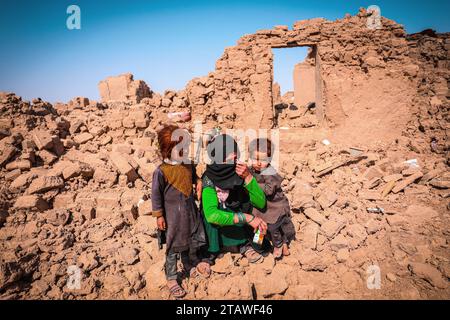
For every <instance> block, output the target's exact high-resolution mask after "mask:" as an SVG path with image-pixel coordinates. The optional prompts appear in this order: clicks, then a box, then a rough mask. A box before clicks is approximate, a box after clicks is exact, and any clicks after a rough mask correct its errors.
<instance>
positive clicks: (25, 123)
mask: <svg viewBox="0 0 450 320" xmlns="http://www.w3.org/2000/svg"><path fill="white" fill-rule="evenodd" d="M365 14H366V13H365V12H364V11H361V12H360V13H359V14H358V16H355V17H346V18H345V19H343V20H341V21H337V22H328V21H324V20H321V19H319V20H309V21H306V22H299V23H296V25H295V28H294V30H293V31H287V30H286V28H285V27H283V26H278V27H276V28H275V29H274V30H272V31H271V32H267V31H261V32H258V33H257V34H255V35H249V36H245V37H244V38H243V39H241V40H240V41H239V43H238V48H230V49H227V50H226V54H225V55H224V57H222V58H221V59H219V61H218V64H217V70H216V71H215V72H214V73H211V74H210V75H208V76H206V77H203V78H196V79H194V80H192V81H191V82H189V83H188V85H187V87H186V89H184V90H181V91H178V92H175V91H166V92H165V93H164V94H162V95H160V94H158V93H155V92H152V91H151V89H150V88H149V87H148V86H147V85H146V84H145V83H144V82H143V81H139V80H134V79H133V77H132V75H130V74H126V75H121V76H118V77H111V78H108V79H106V80H104V81H102V82H100V84H99V90H100V93H101V97H102V101H101V102H96V101H90V100H89V99H87V98H84V97H77V98H74V99H73V100H72V101H70V102H68V103H55V104H53V105H52V104H50V103H48V102H45V101H42V100H41V99H34V100H33V101H31V102H28V101H23V100H22V99H21V98H20V97H18V96H16V95H15V94H12V93H0V169H1V171H0V190H1V192H0V226H1V227H0V252H1V254H0V297H1V298H2V299H108V298H119V299H121V298H127V299H148V298H150V299H159V298H167V297H168V291H167V289H166V288H165V287H164V285H165V277H164V272H163V264H164V251H163V250H159V249H158V244H157V240H156V229H155V227H156V225H155V221H154V218H152V217H151V216H150V215H149V214H150V212H151V201H150V196H151V194H150V186H151V179H152V173H153V170H154V169H155V167H156V166H157V165H158V163H159V159H158V156H157V152H156V139H155V138H156V130H157V129H158V128H159V127H160V126H161V125H162V124H165V123H170V122H177V123H178V124H179V125H181V126H184V127H187V128H190V129H192V128H193V126H194V124H195V121H197V120H198V121H200V122H201V123H203V124H206V125H220V126H223V127H225V128H240V127H241V126H240V125H241V124H243V123H245V117H244V116H243V114H244V113H247V114H248V113H252V112H253V111H255V110H256V109H257V106H258V103H259V102H261V101H260V100H258V99H259V98H260V99H265V98H263V97H259V98H258V97H257V96H255V94H256V92H258V90H259V89H261V88H262V87H261V86H265V84H266V79H265V76H266V73H267V72H268V71H267V70H266V69H265V68H263V69H261V68H262V66H264V64H262V63H261V61H262V60H264V61H266V60H267V61H268V62H267V63H268V66H267V67H268V68H269V69H268V70H271V60H270V56H267V55H266V51H265V45H266V44H270V45H272V43H273V42H275V43H276V44H277V45H278V46H284V45H286V43H285V42H284V41H285V40H286V41H288V42H289V41H293V40H292V39H294V38H295V37H297V38H295V39H297V40H296V41H298V42H301V41H304V37H305V35H307V39H308V41H310V42H313V43H315V44H317V43H319V44H320V43H322V44H325V46H324V48H328V49H330V50H331V51H330V50H328V49H327V50H325V49H323V48H322V49H321V48H320V47H319V54H322V55H323V56H322V58H323V61H322V63H323V66H322V67H324V68H325V69H326V70H327V72H328V74H324V83H325V84H328V85H329V87H328V88H327V90H331V91H330V92H333V95H334V94H336V92H337V91H333V90H334V89H336V88H337V87H336V83H337V82H336V79H334V77H338V76H339V74H338V73H333V69H332V66H333V65H332V64H331V63H330V61H331V60H333V59H334V61H335V65H336V68H338V69H339V70H341V71H342V74H347V73H350V74H351V72H355V78H354V81H357V80H358V79H359V73H360V72H361V71H363V72H365V71H364V70H363V69H364V68H366V69H365V70H366V71H367V72H368V73H369V74H371V72H374V73H373V75H375V77H376V76H378V75H380V74H381V73H377V72H378V71H379V70H380V68H381V67H380V66H379V64H380V63H383V68H385V67H386V66H389V68H391V69H390V71H386V70H387V69H383V72H382V75H383V77H385V78H382V79H381V81H387V82H389V81H390V83H391V82H395V81H396V80H397V78H396V77H397V76H398V74H400V73H401V74H403V73H404V72H406V78H407V79H406V80H405V79H403V78H402V80H401V81H402V84H401V86H405V85H406V83H407V84H408V92H413V93H414V94H413V95H412V96H411V97H409V98H411V101H412V103H411V105H410V106H409V109H408V110H410V114H408V117H407V118H408V121H406V122H405V123H403V120H404V119H403V118H402V119H401V121H399V122H398V124H397V126H398V127H399V128H398V130H396V131H395V132H393V133H391V134H390V135H387V136H383V139H381V138H380V139H379V140H370V141H367V144H364V143H359V142H358V143H356V142H355V141H354V140H353V139H352V138H351V137H352V134H350V133H351V132H349V138H348V139H347V140H346V139H342V135H336V136H335V137H334V136H333V132H335V129H336V131H338V130H341V133H342V132H343V131H342V130H343V129H342V128H346V126H345V125H343V126H342V127H339V126H338V127H337V128H335V127H333V126H330V127H326V128H324V127H323V126H322V124H321V120H320V117H319V116H320V108H317V109H316V110H311V112H306V113H305V112H300V111H295V112H293V111H292V110H286V108H280V109H279V110H278V111H277V112H276V113H275V118H272V115H271V116H270V117H269V116H267V114H266V115H264V112H266V111H267V110H265V109H264V108H265V102H264V103H263V104H262V105H261V108H262V109H261V110H262V111H261V110H260V111H261V112H262V113H261V112H259V111H258V112H256V113H254V114H251V116H250V118H249V119H247V121H249V122H250V124H248V125H252V126H254V125H263V124H268V123H270V122H271V121H273V123H272V125H274V126H276V125H279V126H280V127H282V126H283V127H284V126H289V125H290V124H292V122H295V123H296V124H298V125H293V126H292V127H291V128H290V129H289V128H285V129H284V130H281V131H280V149H281V150H280V151H281V154H280V157H281V158H280V163H279V170H280V172H281V174H282V175H283V176H284V177H285V180H284V184H283V189H284V191H285V192H286V194H287V195H288V198H289V200H290V204H291V209H292V219H293V222H294V224H295V226H296V229H297V240H296V241H294V242H293V243H292V244H291V255H290V256H287V257H284V258H283V260H281V261H274V259H273V257H272V255H268V256H267V257H265V258H264V261H263V262H262V263H260V264H254V265H253V264H249V263H248V261H247V259H246V258H243V257H242V256H240V255H234V254H230V253H227V254H225V255H224V256H223V257H221V258H220V259H218V260H217V262H216V264H215V265H214V266H213V267H212V269H213V274H212V276H211V278H210V279H190V280H186V279H185V280H183V285H184V287H185V288H186V289H187V290H188V292H189V293H188V296H187V298H190V299H205V298H208V299H224V298H225V299H340V298H357V299H359V298H368V299H380V298H381V299H384V298H401V299H413V298H423V299H430V298H437V299H448V298H449V297H450V288H449V285H448V280H449V278H450V256H449V250H448V248H449V241H450V232H449V226H450V221H449V214H448V213H449V210H450V207H449V204H450V203H449V200H448V199H449V187H450V174H449V171H448V165H449V158H448V138H447V135H446V134H447V131H448V123H449V121H448V108H449V104H448V97H449V91H448V81H449V72H448V66H449V45H450V41H449V37H448V34H440V35H439V34H435V33H434V32H431V31H425V32H423V33H420V34H415V35H407V36H406V35H405V34H404V32H403V31H402V29H401V28H400V27H398V25H397V24H395V23H393V22H390V20H386V21H385V24H386V25H387V26H388V27H389V28H388V30H389V34H391V33H393V34H395V38H387V39H386V38H382V37H377V36H376V34H375V35H373V36H370V37H372V38H370V39H369V40H370V41H372V42H377V43H378V42H381V43H382V44H381V45H382V46H385V48H384V47H383V48H384V49H383V50H384V51H381V52H382V53H383V55H384V60H383V62H381V61H378V60H377V61H375V59H369V58H368V57H366V58H364V57H363V56H361V57H360V56H359V53H358V54H356V53H355V54H353V55H352V54H351V53H352V52H353V51H352V50H347V49H348V46H349V43H351V42H352V41H351V40H352V39H350V38H348V37H345V36H344V35H345V34H344V33H343V34H342V35H341V34H339V30H341V29H339V28H342V26H344V25H345V24H346V25H348V26H349V28H350V29H351V30H352V32H356V31H354V30H356V29H354V28H356V27H357V26H358V25H359V24H361V23H362V18H363V17H364V16H365ZM298 32H301V35H298ZM377 32H378V31H377ZM380 33H381V34H382V35H385V33H383V32H382V31H380ZM324 34H339V36H340V38H339V39H340V40H339V39H338V40H336V41H338V42H339V43H341V44H342V43H345V44H346V46H345V47H340V46H337V44H333V42H323V41H324V38H321V36H323V35H324ZM360 36H361V37H362V38H366V37H369V36H368V35H367V34H364V35H360ZM264 39H265V40H264ZM289 39H290V40H289ZM302 39H303V40H302ZM327 39H328V38H327ZM380 39H381V40H380ZM366 40H367V39H366ZM369 40H367V41H369ZM327 41H328V40H327ZM358 41H359V40H358ZM370 41H369V42H370ZM289 43H291V42H289ZM291 44H292V43H291ZM327 44H328V45H329V47H327V46H326V45H327ZM258 47H259V49H258ZM400 49H401V50H400ZM321 50H322V51H321ZM333 50H334V52H336V53H337V54H338V55H337V56H329V55H330V54H331V52H332V51H333ZM355 50H356V49H355ZM397 51H400V52H401V59H399V60H398V61H397V58H398V56H397V54H398V52H397ZM358 52H359V51H358ZM347 53H348V54H347ZM357 56H358V57H357ZM249 57H252V58H251V59H250V58H249ZM257 57H259V59H260V60H261V61H260V60H258V61H259V62H257V63H255V64H253V62H254V61H255V60H253V59H254V58H257ZM248 59H250V60H248ZM330 59H331V60H330ZM361 59H363V60H361ZM341 60H342V61H341ZM406 60H407V62H411V61H414V62H415V63H416V65H417V66H418V67H417V68H415V67H414V68H413V67H410V64H406V65H405V68H403V69H402V67H400V65H401V62H404V61H406ZM252 61H253V62H252ZM361 61H365V62H364V63H363V64H364V65H363V66H362V65H361V64H360V62H361ZM357 62H358V63H357ZM342 63H344V65H347V67H348V68H347V69H345V68H344V69H342V66H343V65H342ZM353 64H355V65H354V66H353ZM248 65H252V66H253V67H256V69H252V68H247V67H246V66H248ZM241 67H243V69H242V70H241V73H239V72H237V70H240V68H241ZM244 67H245V68H244ZM353 67H354V68H355V70H354V69H352V68H353ZM386 68H387V67H386ZM396 68H397V69H396ZM224 69H226V70H228V71H223V70H224ZM356 69H358V70H356ZM412 69H414V70H412ZM220 70H222V71H223V72H222V71H220ZM255 70H256V72H257V73H256V74H253V72H254V71H255ZM405 70H406V71H405ZM334 71H336V70H334ZM227 72H228V73H227ZM386 72H387V73H386ZM257 74H259V76H257ZM222 76H223V77H222ZM247 76H249V77H250V78H251V80H249V81H247V80H246V79H247ZM258 79H259V80H258ZM333 79H334V80H333ZM385 79H386V80H385ZM254 80H255V81H256V82H255V83H254V84H252V83H253V81H254ZM269 80H270V79H269ZM260 81H262V82H260ZM327 81H329V82H327ZM269 83H271V81H269ZM273 87H276V86H272V85H270V86H269V87H268V88H266V89H267V90H268V91H267V92H270V96H271V97H272V94H273V93H274V92H275V99H274V100H273V101H272V102H273V105H271V107H270V108H271V110H272V108H273V110H275V109H276V108H275V107H276V105H277V104H289V103H290V101H291V100H292V94H291V95H286V96H285V97H283V98H281V97H280V96H279V93H278V94H276V92H277V90H276V88H275V90H274V88H273ZM264 88H265V87H264ZM333 88H334V89H333ZM264 90H265V89H264ZM355 90H358V88H355ZM278 91H279V89H278ZM343 92H344V93H345V92H347V91H345V90H344V91H343ZM234 95H240V96H241V98H242V99H240V100H239V99H237V100H236V99H235V96H234ZM357 98H358V97H356V96H355V99H357ZM349 99H350V97H347V98H345V100H342V101H344V102H345V101H350V100H349ZM250 102H251V103H250ZM272 102H271V103H272ZM326 102H327V103H329V105H328V106H327V108H324V110H327V111H326V112H325V113H326V114H328V115H329V116H330V117H331V118H332V119H334V120H333V121H337V122H338V120H339V117H340V116H339V114H338V113H339V112H340V111H339V110H338V111H339V112H338V111H336V109H333V108H331V107H330V106H333V103H335V102H333V101H330V97H328V99H326ZM358 103H360V100H358V101H356V100H355V105H357V106H358ZM221 104H223V106H224V109H221V108H220V106H221ZM240 105H242V106H243V107H242V108H240V107H239V106H240ZM225 106H226V107H225ZM372 107H373V108H375V109H376V106H372ZM229 108H231V109H229ZM252 108H254V109H252ZM391 108H393V109H395V108H396V105H392V106H391ZM232 110H235V111H233V112H231V111H232ZM252 110H253V111H252ZM258 110H259V109H258ZM342 110H343V109H342ZM342 110H341V111H342ZM348 110H350V109H348ZM348 110H347V111H348ZM383 110H384V111H385V109H383ZM222 111H223V112H222ZM229 111H230V112H229ZM350 111H351V110H350ZM384 111H383V112H384ZM336 112H337V113H336ZM359 112H360V111H357V112H356V113H354V114H353V116H354V118H353V120H355V119H356V120H357V119H359V118H358V116H357V115H358V114H359ZM186 114H187V115H188V116H186ZM261 115H263V116H261ZM191 116H192V120H191ZM266 116H267V117H266ZM256 118H257V119H256ZM350 118H351V117H350ZM255 119H256V120H255ZM389 119H390V120H389V121H391V120H392V119H391V118H389ZM313 120H314V121H313ZM308 121H309V122H312V125H311V126H308V125H303V124H305V123H308ZM377 121H378V120H377ZM392 125H393V124H392V123H390V124H389V126H388V127H387V128H389V127H392ZM244 128H245V127H244ZM339 128H341V129H339ZM296 130H299V131H296ZM324 135H329V136H328V139H329V141H328V140H325V139H323V137H324ZM392 136H393V138H391V137H392ZM338 137H340V139H338ZM330 141H331V142H330ZM201 170H202V169H201V168H200V166H199V172H198V173H199V174H201ZM371 270H372V271H373V270H375V271H376V270H379V271H380V274H378V275H379V278H378V279H379V283H378V284H379V286H377V282H376V281H375V282H374V283H371V285H372V286H371V285H369V282H370V281H369V280H368V279H369V276H371V275H372V273H371V272H372V271H371ZM262 275H263V276H262ZM77 276H80V277H79V278H80V281H81V283H79V284H77V280H76V279H78V278H77ZM74 277H75V278H74ZM74 279H75V280H74ZM370 279H373V278H370ZM376 279H377V277H375V280H376ZM373 286H375V287H376V288H375V289H374V288H373Z"/></svg>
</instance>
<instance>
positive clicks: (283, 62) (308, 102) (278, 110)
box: [272, 46, 319, 128]
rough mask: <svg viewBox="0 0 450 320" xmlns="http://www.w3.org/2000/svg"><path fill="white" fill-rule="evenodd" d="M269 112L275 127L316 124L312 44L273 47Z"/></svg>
mask: <svg viewBox="0 0 450 320" xmlns="http://www.w3.org/2000/svg"><path fill="white" fill-rule="evenodd" d="M272 51H273V83H272V97H273V112H274V122H275V126H276V127H289V128H292V127H303V128H305V127H313V126H315V125H317V117H316V115H315V113H316V100H317V97H318V92H317V90H318V89H319V88H318V81H317V78H318V76H317V74H318V68H317V63H316V52H317V49H316V47H310V46H304V47H293V48H273V49H272Z"/></svg>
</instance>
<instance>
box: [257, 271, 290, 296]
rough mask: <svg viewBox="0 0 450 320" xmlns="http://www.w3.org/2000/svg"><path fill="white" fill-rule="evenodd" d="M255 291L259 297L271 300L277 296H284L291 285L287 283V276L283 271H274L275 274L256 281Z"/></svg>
mask: <svg viewBox="0 0 450 320" xmlns="http://www.w3.org/2000/svg"><path fill="white" fill-rule="evenodd" d="M254 285H255V291H256V295H257V297H258V296H259V297H264V298H270V297H272V296H274V295H276V294H283V293H285V292H286V290H287V289H288V287H289V285H288V283H287V281H286V274H284V273H283V271H282V270H277V269H275V270H273V272H272V273H271V274H269V275H267V276H265V277H260V278H258V279H256V280H255V282H254Z"/></svg>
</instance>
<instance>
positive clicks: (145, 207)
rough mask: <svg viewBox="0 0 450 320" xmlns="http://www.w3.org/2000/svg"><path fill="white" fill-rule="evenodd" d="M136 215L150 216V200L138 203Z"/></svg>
mask: <svg viewBox="0 0 450 320" xmlns="http://www.w3.org/2000/svg"><path fill="white" fill-rule="evenodd" d="M138 213H139V215H140V216H151V215H152V202H151V201H150V200H147V201H142V202H141V203H139V202H138Z"/></svg>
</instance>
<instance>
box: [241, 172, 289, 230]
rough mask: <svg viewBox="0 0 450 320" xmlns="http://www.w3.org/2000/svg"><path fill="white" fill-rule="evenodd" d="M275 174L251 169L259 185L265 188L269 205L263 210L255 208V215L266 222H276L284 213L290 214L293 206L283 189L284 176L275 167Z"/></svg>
mask: <svg viewBox="0 0 450 320" xmlns="http://www.w3.org/2000/svg"><path fill="white" fill-rule="evenodd" d="M271 170H273V172H274V174H273V175H263V174H260V173H257V172H255V171H254V170H250V171H251V173H252V174H253V176H254V177H255V178H256V181H257V182H258V184H259V186H260V187H261V188H262V189H263V191H264V193H265V195H266V199H267V205H266V208H265V209H263V210H258V209H257V208H253V212H254V213H255V216H257V217H260V218H261V219H263V220H264V221H265V222H266V223H269V224H274V223H276V222H277V220H278V219H279V218H280V217H281V216H284V215H290V213H291V208H290V206H289V201H288V199H287V198H286V196H285V195H284V193H283V190H282V189H281V182H282V181H283V178H282V177H281V176H280V175H279V174H278V173H277V172H276V171H275V170H274V169H273V167H272V168H271Z"/></svg>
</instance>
